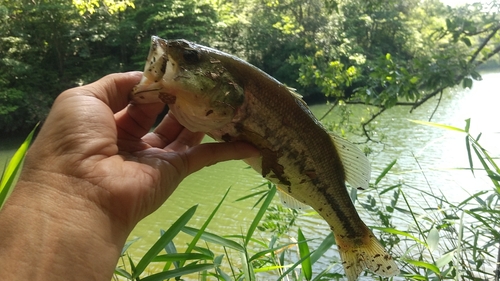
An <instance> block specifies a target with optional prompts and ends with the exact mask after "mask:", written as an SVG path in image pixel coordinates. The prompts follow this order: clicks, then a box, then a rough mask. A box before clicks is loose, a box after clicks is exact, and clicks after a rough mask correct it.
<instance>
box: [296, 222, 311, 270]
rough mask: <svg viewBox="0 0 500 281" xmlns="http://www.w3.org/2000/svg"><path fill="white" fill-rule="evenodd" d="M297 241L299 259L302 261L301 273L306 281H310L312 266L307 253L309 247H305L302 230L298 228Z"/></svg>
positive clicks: (305, 242) (308, 252)
mask: <svg viewBox="0 0 500 281" xmlns="http://www.w3.org/2000/svg"><path fill="white" fill-rule="evenodd" d="M297 241H298V246H299V254H300V258H301V259H303V261H302V272H303V273H304V277H305V278H306V280H311V278H312V264H311V258H310V255H311V253H310V251H309V246H308V245H307V241H306V238H305V237H304V234H303V233H302V230H301V229H300V228H299V233H298V239H297Z"/></svg>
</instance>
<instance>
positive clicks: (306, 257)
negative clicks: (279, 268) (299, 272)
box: [278, 252, 314, 281]
mask: <svg viewBox="0 0 500 281" xmlns="http://www.w3.org/2000/svg"><path fill="white" fill-rule="evenodd" d="M313 253H314V252H313ZM311 254H312V253H309V254H308V255H306V256H304V257H302V258H300V260H298V261H297V262H296V263H294V264H293V265H292V266H290V268H288V269H287V270H286V271H285V272H283V274H281V276H280V277H279V278H278V281H280V280H282V279H283V278H285V277H286V276H287V275H288V273H290V272H292V271H293V270H294V269H295V268H296V267H297V266H299V265H300V264H302V262H303V261H304V260H306V259H308V258H309V256H310V255H311Z"/></svg>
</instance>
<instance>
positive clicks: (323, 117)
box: [319, 99, 339, 121]
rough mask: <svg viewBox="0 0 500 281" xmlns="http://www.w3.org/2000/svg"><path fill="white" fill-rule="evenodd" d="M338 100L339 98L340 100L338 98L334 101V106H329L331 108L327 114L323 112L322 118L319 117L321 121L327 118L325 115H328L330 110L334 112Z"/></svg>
mask: <svg viewBox="0 0 500 281" xmlns="http://www.w3.org/2000/svg"><path fill="white" fill-rule="evenodd" d="M338 102H339V100H338V99H336V100H335V101H334V102H333V104H332V106H331V107H330V108H329V109H328V110H327V111H326V112H325V114H323V116H321V118H319V121H321V120H323V119H325V117H326V116H327V115H328V114H330V112H332V110H333V109H334V108H335V107H336V106H337V104H338Z"/></svg>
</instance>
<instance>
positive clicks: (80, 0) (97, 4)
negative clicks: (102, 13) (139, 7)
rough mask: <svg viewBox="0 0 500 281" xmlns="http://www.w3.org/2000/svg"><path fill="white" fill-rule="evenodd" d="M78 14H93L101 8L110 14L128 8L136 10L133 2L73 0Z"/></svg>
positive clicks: (130, 0)
mask: <svg viewBox="0 0 500 281" xmlns="http://www.w3.org/2000/svg"><path fill="white" fill-rule="evenodd" d="M72 1H73V5H74V6H75V7H76V8H77V9H78V12H79V13H80V14H81V15H83V14H85V13H90V14H93V13H95V12H96V11H97V9H99V8H101V7H102V8H105V9H106V10H107V11H108V12H109V13H111V14H114V13H117V12H123V11H125V9H127V8H128V7H130V8H135V5H134V1H133V0H72Z"/></svg>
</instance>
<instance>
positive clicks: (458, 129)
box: [408, 119, 466, 133]
mask: <svg viewBox="0 0 500 281" xmlns="http://www.w3.org/2000/svg"><path fill="white" fill-rule="evenodd" d="M408 121H410V122H413V123H417V124H420V125H426V126H431V127H436V128H440V129H445V130H450V131H456V132H460V133H466V131H465V130H464V129H460V128H457V127H453V126H448V125H444V124H439V123H434V122H428V121H422V120H411V119H408Z"/></svg>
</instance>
